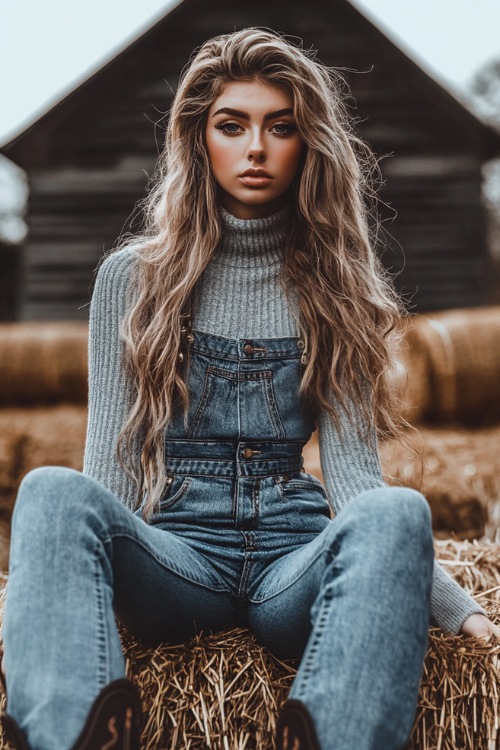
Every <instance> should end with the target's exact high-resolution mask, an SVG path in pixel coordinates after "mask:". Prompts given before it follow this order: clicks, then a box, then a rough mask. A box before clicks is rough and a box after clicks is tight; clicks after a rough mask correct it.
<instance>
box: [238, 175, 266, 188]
mask: <svg viewBox="0 0 500 750" xmlns="http://www.w3.org/2000/svg"><path fill="white" fill-rule="evenodd" d="M239 179H240V180H241V181H242V182H243V184H244V185H248V187H265V186H266V185H269V183H270V182H272V180H273V178H272V177H255V176H254V175H250V174H245V175H243V176H242V177H239Z"/></svg>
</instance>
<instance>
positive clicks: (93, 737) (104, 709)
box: [0, 677, 142, 750]
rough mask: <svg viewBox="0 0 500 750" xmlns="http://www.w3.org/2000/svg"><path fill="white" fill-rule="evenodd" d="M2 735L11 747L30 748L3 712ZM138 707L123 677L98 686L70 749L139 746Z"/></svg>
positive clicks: (130, 684) (134, 692) (136, 693)
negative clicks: (99, 690) (95, 695)
mask: <svg viewBox="0 0 500 750" xmlns="http://www.w3.org/2000/svg"><path fill="white" fill-rule="evenodd" d="M0 721H1V723H2V728H3V731H4V735H5V738H6V739H7V740H8V741H9V742H10V743H11V745H12V746H13V747H14V748H15V750H30V749H29V747H28V744H27V742H26V739H25V737H24V735H23V733H22V732H21V730H20V728H19V727H18V725H17V724H16V722H15V721H14V719H13V718H12V716H9V714H7V713H3V714H2V716H1V717H0ZM141 724H142V711H141V700H140V697H139V691H138V690H137V688H136V686H135V685H134V683H133V682H131V681H130V680H128V679H126V678H125V677H123V678H120V679H119V680H114V681H113V682H110V683H109V685H106V687H105V688H103V689H102V690H101V692H100V693H99V695H98V696H97V698H96V699H95V701H94V703H93V704H92V706H91V708H90V711H89V713H88V716H87V720H86V722H85V724H84V727H83V729H82V731H81V732H80V736H79V737H78V739H77V741H76V743H75V744H74V745H73V747H72V748H71V750H139V747H140V739H141V729H142V726H141Z"/></svg>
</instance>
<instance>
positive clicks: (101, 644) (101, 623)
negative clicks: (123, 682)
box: [94, 546, 110, 689]
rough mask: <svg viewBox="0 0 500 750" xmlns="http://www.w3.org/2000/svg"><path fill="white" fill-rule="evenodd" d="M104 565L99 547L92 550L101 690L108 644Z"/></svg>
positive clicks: (106, 678) (107, 661) (106, 680)
mask: <svg viewBox="0 0 500 750" xmlns="http://www.w3.org/2000/svg"><path fill="white" fill-rule="evenodd" d="M104 564H105V560H104V559H103V556H102V555H101V554H100V552H99V546H96V548H95V550H94V565H95V569H94V581H95V590H96V604H97V684H98V685H99V688H100V689H102V688H103V687H104V686H105V685H106V684H107V682H108V668H107V665H108V664H109V661H110V659H109V644H108V638H107V629H106V622H105V619H106V618H105V613H104V592H103V586H104V583H103V580H102V575H101V573H102V569H103V565H104Z"/></svg>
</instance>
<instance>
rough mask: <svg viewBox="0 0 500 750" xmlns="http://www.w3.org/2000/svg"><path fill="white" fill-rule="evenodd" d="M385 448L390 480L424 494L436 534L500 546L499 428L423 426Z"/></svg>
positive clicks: (384, 464)
mask: <svg viewBox="0 0 500 750" xmlns="http://www.w3.org/2000/svg"><path fill="white" fill-rule="evenodd" d="M405 442H406V444H404V443H402V442H400V441H391V442H388V443H386V444H384V445H382V446H381V448H380V454H381V460H382V467H383V470H384V473H385V476H386V480H387V481H388V482H390V483H391V484H402V485H404V486H408V487H413V488H414V489H417V490H419V491H420V492H422V493H423V494H424V495H425V497H426V498H427V500H428V501H429V505H430V506H431V510H432V520H433V529H434V533H435V535H436V536H441V537H449V536H450V534H454V535H455V536H457V537H458V538H461V539H465V538H469V539H471V538H480V537H482V536H485V537H486V538H488V539H490V540H491V541H498V542H500V450H499V445H500V426H495V427H489V428H483V429H465V428H464V427H460V426H458V425H455V426H450V427H432V428H431V427H423V426H419V427H418V430H411V431H409V432H408V433H407V434H406V436H405Z"/></svg>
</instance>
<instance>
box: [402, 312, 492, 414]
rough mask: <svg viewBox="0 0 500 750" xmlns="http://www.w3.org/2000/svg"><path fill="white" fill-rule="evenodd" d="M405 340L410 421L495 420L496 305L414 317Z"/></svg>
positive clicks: (404, 352) (407, 403) (404, 362)
mask: <svg viewBox="0 0 500 750" xmlns="http://www.w3.org/2000/svg"><path fill="white" fill-rule="evenodd" d="M405 338H406V341H407V347H408V348H407V349H406V350H405V349H403V350H402V352H401V361H402V363H403V364H404V365H405V366H406V370H407V372H408V380H409V387H408V393H407V396H405V397H404V400H405V402H406V406H407V414H408V417H409V419H410V421H413V423H414V422H415V421H426V420H433V421H436V422H446V421H458V422H461V423H462V424H486V423H490V424H491V423H493V422H495V421H498V419H499V418H500V395H499V390H498V375H499V373H500V306H496V307H481V308H476V309H465V310H447V311H443V312H436V313H428V314H425V315H416V316H414V317H413V318H412V320H411V322H410V325H409V328H408V331H407V333H406V336H405ZM426 389H428V392H427V393H424V391H425V390H426ZM412 410H413V413H412Z"/></svg>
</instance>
